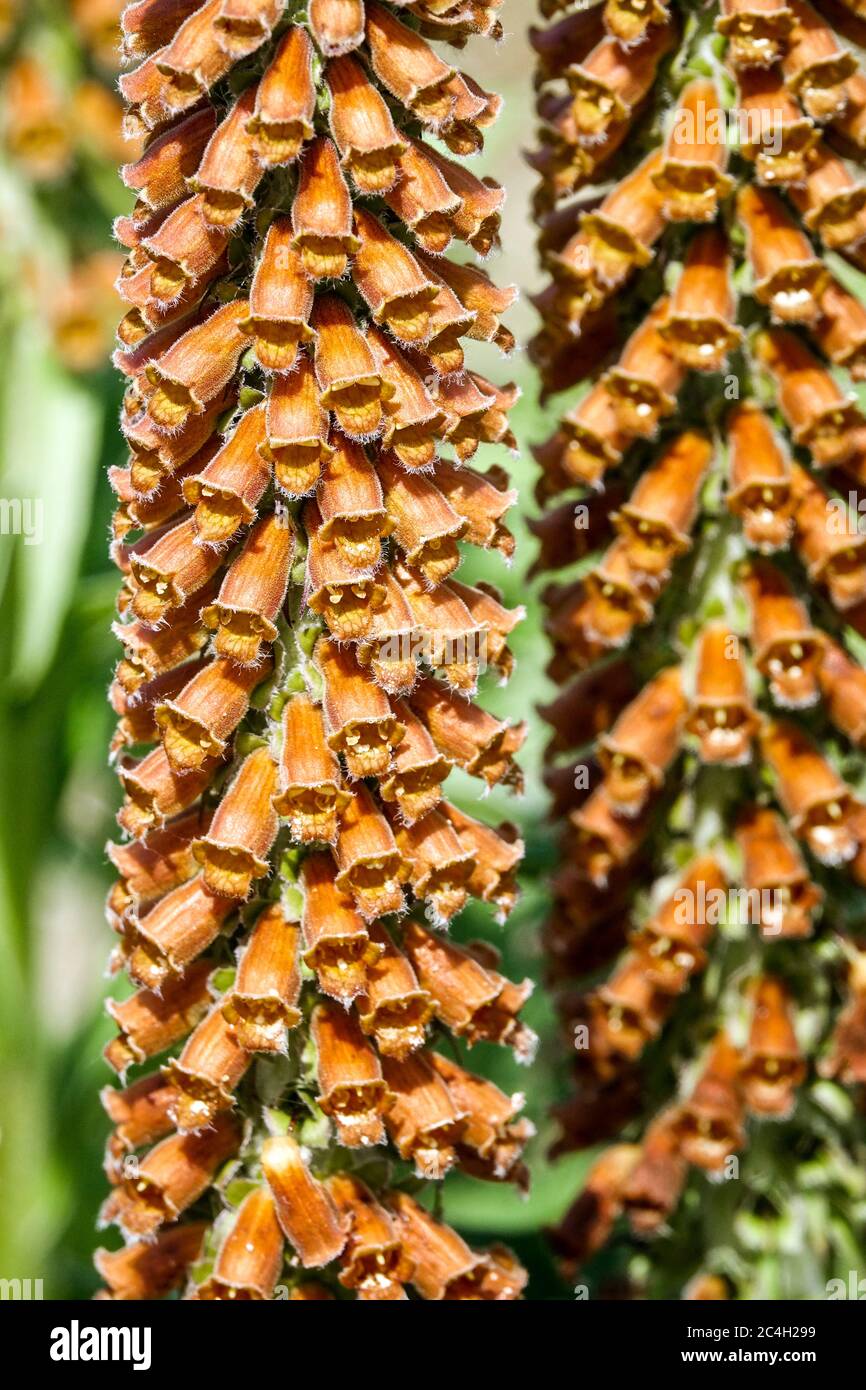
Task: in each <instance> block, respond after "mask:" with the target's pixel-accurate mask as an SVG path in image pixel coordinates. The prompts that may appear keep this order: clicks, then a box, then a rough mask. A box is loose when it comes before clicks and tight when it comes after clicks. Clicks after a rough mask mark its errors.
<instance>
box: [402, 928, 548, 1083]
mask: <svg viewBox="0 0 866 1390" xmlns="http://www.w3.org/2000/svg"><path fill="white" fill-rule="evenodd" d="M404 942H405V945H406V949H407V951H408V954H409V959H410V961H411V962H412V965H413V966H414V968H415V970H416V972H417V975H418V979H419V981H420V983H421V985H422V986H423V987H424V988H425V989H426V990H428V991H429V993H430V996H431V998H432V1000H433V1007H434V1010H435V1013H436V1017H437V1018H438V1019H439V1020H440V1021H441V1022H442V1023H444V1024H445V1025H446V1026H447V1027H448V1028H450V1029H451V1031H452V1032H453V1033H455V1034H456V1035H457V1036H458V1037H465V1039H466V1041H467V1042H468V1043H469V1045H470V1046H471V1045H472V1044H473V1043H476V1042H496V1043H501V1044H502V1045H504V1046H508V1047H511V1048H512V1050H513V1051H514V1054H515V1056H516V1057H517V1059H518V1061H527V1060H529V1058H530V1057H531V1055H532V1050H533V1048H534V1046H535V1037H534V1034H533V1033H532V1032H531V1031H530V1030H529V1029H528V1028H527V1027H526V1026H525V1025H524V1024H521V1023H520V1022H519V1021H518V1020H517V1019H516V1017H515V1014H516V1012H517V1010H519V1009H520V1008H521V1007H522V1005H523V1004H524V1003H525V1001H526V999H527V998H528V997H529V994H530V992H531V989H532V986H531V983H530V982H529V981H528V980H525V981H524V982H523V984H522V985H515V984H512V983H511V982H510V981H508V980H506V979H504V977H503V976H502V975H500V974H499V973H498V972H497V971H495V970H490V969H488V968H487V967H486V965H484V964H482V963H481V962H480V961H479V960H478V959H477V958H476V957H475V956H474V955H473V954H472V953H471V952H469V951H467V950H464V949H463V948H462V947H459V946H456V945H454V944H453V943H451V942H449V941H448V940H447V939H445V938H444V937H442V936H440V935H438V934H436V933H433V932H429V931H427V929H426V928H424V927H422V926H421V924H420V923H419V922H414V921H413V922H410V923H409V924H408V927H407V930H406V934H405V938H404Z"/></svg>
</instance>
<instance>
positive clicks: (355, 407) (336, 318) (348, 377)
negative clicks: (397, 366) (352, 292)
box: [311, 295, 391, 440]
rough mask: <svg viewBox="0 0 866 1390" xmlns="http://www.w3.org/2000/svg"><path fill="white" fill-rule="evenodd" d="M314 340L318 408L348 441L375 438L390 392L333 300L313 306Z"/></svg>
mask: <svg viewBox="0 0 866 1390" xmlns="http://www.w3.org/2000/svg"><path fill="white" fill-rule="evenodd" d="M311 323H312V328H313V330H314V332H315V334H316V343H315V364H316V378H317V381H318V383H319V389H320V392H321V396H320V400H321V404H322V405H323V406H324V407H325V408H326V409H331V410H333V412H334V416H335V418H336V421H337V424H338V425H339V427H340V429H341V430H342V431H343V433H344V434H347V435H348V436H349V437H350V438H351V439H359V440H366V439H372V438H374V437H375V436H376V435H377V434H379V432H380V431H381V428H382V421H383V402H384V401H385V400H387V399H389V398H390V396H391V388H390V387H389V386H388V384H387V383H386V382H384V381H383V379H382V377H381V376H380V374H379V372H378V371H377V370H376V364H375V360H374V358H373V354H372V353H371V351H370V349H369V347H368V346H367V342H366V339H365V338H364V336H363V334H362V333H361V331H360V329H359V328H358V326H357V324H356V323H355V318H354V315H353V314H352V312H351V310H350V309H349V307H348V305H346V304H345V303H344V301H343V300H342V299H338V298H337V297H336V295H327V296H326V297H324V298H318V299H317V300H316V306H315V309H314V311H313V316H312V320H311Z"/></svg>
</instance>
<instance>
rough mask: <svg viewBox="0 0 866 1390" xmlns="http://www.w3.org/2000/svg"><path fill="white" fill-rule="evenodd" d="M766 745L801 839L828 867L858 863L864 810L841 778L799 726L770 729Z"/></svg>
mask: <svg viewBox="0 0 866 1390" xmlns="http://www.w3.org/2000/svg"><path fill="white" fill-rule="evenodd" d="M761 745H762V749H763V753H764V758H765V759H766V761H767V763H768V764H769V766H770V767H771V769H772V771H773V774H774V777H775V779H776V782H777V786H778V795H779V801H780V803H781V805H782V808H783V810H784V811H785V814H786V815H787V817H788V820H789V822H790V825H791V829H792V830H793V831H794V833H795V835H797V836H799V837H800V838H801V839H803V840H805V841H806V843H807V845H808V846H809V849H810V850H811V851H812V853H813V854H814V856H815V858H816V859H819V860H820V861H821V863H822V864H843V863H845V862H846V861H847V860H849V859H853V857H854V855H855V854H856V853H857V849H858V843H859V842H858V839H857V820H858V812H860V810H861V807H860V804H859V802H857V801H856V800H855V798H854V796H853V795H852V793H851V791H850V789H849V788H848V787H847V786H846V784H845V783H844V782H843V781H842V778H841V777H840V776H839V774H838V773H837V772H836V771H835V770H834V769H833V768H832V767H831V765H830V763H829V762H827V760H826V758H824V757H823V756H822V755H821V754H820V753H819V751H818V749H817V748H816V747H815V745H814V744H813V743H812V741H811V740H810V739H809V738H808V736H807V735H806V734H805V733H804V732H803V731H802V730H801V729H800V727H799V726H798V725H795V724H789V723H783V722H781V721H777V722H775V723H772V724H769V725H768V726H767V728H766V730H765V731H764V733H763V735H762V738H761Z"/></svg>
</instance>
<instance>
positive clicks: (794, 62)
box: [782, 0, 857, 122]
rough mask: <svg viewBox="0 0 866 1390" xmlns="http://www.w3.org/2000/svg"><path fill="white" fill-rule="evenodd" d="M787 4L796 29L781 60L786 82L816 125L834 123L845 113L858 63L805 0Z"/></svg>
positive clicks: (796, 0)
mask: <svg viewBox="0 0 866 1390" xmlns="http://www.w3.org/2000/svg"><path fill="white" fill-rule="evenodd" d="M787 4H788V6H789V8H790V10H791V12H792V15H793V19H794V26H793V30H792V32H791V33H790V35H789V36H788V43H787V46H786V50H785V53H784V55H783V56H782V72H783V73H784V75H785V82H786V83H787V85H788V87H789V88H790V90H791V91H792V92H793V94H794V95H795V96H796V98H797V100H798V101H799V103H800V105H801V106H802V108H803V110H804V111H805V113H806V115H807V116H810V117H811V118H812V120H814V121H821V122H823V121H828V120H831V119H832V118H833V117H834V116H838V115H842V114H843V113H844V111H845V108H846V106H847V104H848V94H847V91H846V89H845V82H846V79H847V78H849V77H850V76H851V75H852V73H855V72H856V71H857V60H856V58H855V57H854V55H853V53H851V52H850V51H849V50H848V49H847V48H844V47H843V46H842V45H841V44H840V43H839V42H838V40H837V38H836V35H835V33H834V31H833V29H832V27H831V26H830V25H829V24H826V23H824V22H823V21H822V19H821V16H820V15H819V14H818V13H817V12H816V11H815V10H813V9H812V6H811V5H807V4H806V3H805V0H787Z"/></svg>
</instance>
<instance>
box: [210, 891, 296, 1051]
mask: <svg viewBox="0 0 866 1390" xmlns="http://www.w3.org/2000/svg"><path fill="white" fill-rule="evenodd" d="M298 945H299V931H298V928H297V926H296V925H295V923H293V922H288V921H286V918H285V915H284V913H283V911H282V909H281V908H280V907H279V906H278V905H277V904H272V905H271V906H270V907H266V908H265V909H264V911H263V912H262V913H261V915H260V916H259V917H258V918H257V920H256V924H255V928H254V930H253V933H252V936H251V937H250V940H249V943H248V945H247V946H246V947H245V948H244V949H243V951H242V953H241V955H240V957H239V960H238V971H237V975H236V976H235V981H234V984H233V985H232V987H231V989H230V990H229V991H228V993H227V994H226V996H225V998H224V1000H223V1003H222V1005H221V1008H222V1014H223V1018H224V1019H225V1020H226V1022H227V1023H228V1025H229V1030H230V1032H231V1033H232V1035H233V1037H234V1038H235V1040H236V1041H237V1043H238V1044H239V1046H240V1047H242V1048H243V1049H244V1050H245V1051H247V1052H285V1050H286V1046H287V1043H286V1033H287V1030H288V1029H290V1028H296V1027H297V1026H298V1024H299V1023H300V1022H301V1014H300V1012H299V1010H298V1008H297V1003H298V996H299V994H300V991H301V977H300V969H299V965H298Z"/></svg>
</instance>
